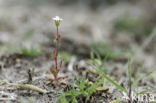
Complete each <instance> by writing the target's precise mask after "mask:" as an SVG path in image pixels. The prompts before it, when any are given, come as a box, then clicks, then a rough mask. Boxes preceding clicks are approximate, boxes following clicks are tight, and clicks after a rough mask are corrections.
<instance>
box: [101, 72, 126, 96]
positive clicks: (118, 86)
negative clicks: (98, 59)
mask: <svg viewBox="0 0 156 103" xmlns="http://www.w3.org/2000/svg"><path fill="white" fill-rule="evenodd" d="M104 77H105V78H106V79H107V80H108V81H109V82H111V83H112V84H113V85H115V86H116V87H117V88H118V89H120V90H121V91H122V92H125V93H126V94H127V95H128V91H127V90H126V89H125V88H123V87H122V86H120V85H119V84H118V83H116V82H115V81H114V80H112V79H111V78H109V77H108V76H106V75H104Z"/></svg>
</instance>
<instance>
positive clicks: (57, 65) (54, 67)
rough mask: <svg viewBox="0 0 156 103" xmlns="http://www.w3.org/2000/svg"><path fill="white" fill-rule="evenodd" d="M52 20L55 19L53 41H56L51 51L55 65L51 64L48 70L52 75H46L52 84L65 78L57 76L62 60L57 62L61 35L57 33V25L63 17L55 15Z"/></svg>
mask: <svg viewBox="0 0 156 103" xmlns="http://www.w3.org/2000/svg"><path fill="white" fill-rule="evenodd" d="M53 20H54V21H55V25H56V38H55V40H54V43H56V48H55V49H54V50H53V52H52V56H53V59H54V61H55V65H52V66H51V67H50V72H51V73H52V75H53V77H51V76H50V77H49V76H47V78H48V79H49V80H52V84H53V85H57V84H59V83H60V82H59V80H61V79H64V78H66V76H61V77H59V76H58V74H59V71H60V69H61V67H62V60H60V61H59V62H58V49H59V44H60V38H61V35H60V34H59V25H60V22H61V21H62V20H63V19H61V18H60V17H59V16H56V17H55V18H53Z"/></svg>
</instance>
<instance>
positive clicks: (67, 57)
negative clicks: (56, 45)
mask: <svg viewBox="0 0 156 103" xmlns="http://www.w3.org/2000/svg"><path fill="white" fill-rule="evenodd" d="M59 57H60V58H61V59H62V60H63V62H70V60H71V58H72V55H70V54H69V53H68V52H59Z"/></svg>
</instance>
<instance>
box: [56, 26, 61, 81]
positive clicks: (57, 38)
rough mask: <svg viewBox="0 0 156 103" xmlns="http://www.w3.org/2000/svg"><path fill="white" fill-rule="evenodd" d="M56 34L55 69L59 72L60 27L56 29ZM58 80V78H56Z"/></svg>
mask: <svg viewBox="0 0 156 103" xmlns="http://www.w3.org/2000/svg"><path fill="white" fill-rule="evenodd" d="M56 29H57V30H56V34H57V37H56V41H57V43H56V54H55V68H56V71H57V72H58V71H59V70H58V49H59V39H60V38H59V32H58V26H57V27H56ZM55 78H57V77H55Z"/></svg>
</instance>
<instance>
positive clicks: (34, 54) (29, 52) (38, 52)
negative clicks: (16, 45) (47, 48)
mask: <svg viewBox="0 0 156 103" xmlns="http://www.w3.org/2000/svg"><path fill="white" fill-rule="evenodd" d="M20 54H23V55H26V56H31V57H37V56H41V55H43V51H42V49H41V48H34V47H32V48H30V49H28V48H23V49H21V51H20Z"/></svg>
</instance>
